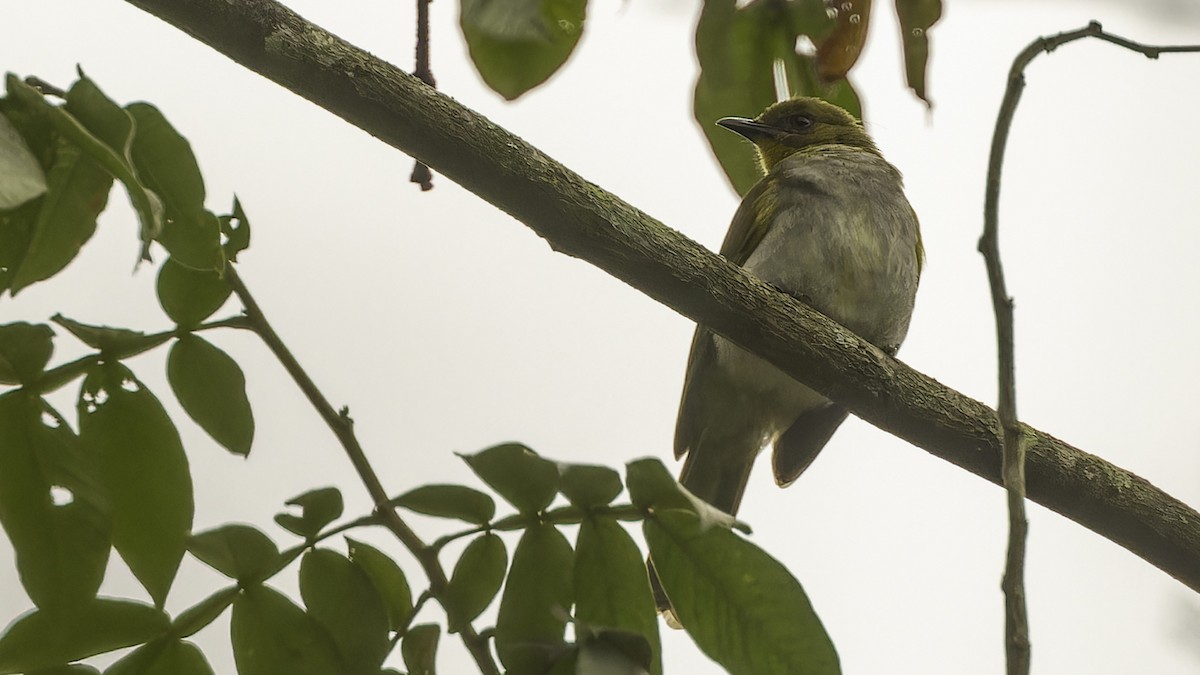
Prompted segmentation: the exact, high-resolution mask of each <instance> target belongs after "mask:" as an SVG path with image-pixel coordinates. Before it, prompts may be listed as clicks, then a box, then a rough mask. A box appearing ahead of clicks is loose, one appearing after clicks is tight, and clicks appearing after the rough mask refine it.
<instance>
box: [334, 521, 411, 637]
mask: <svg viewBox="0 0 1200 675" xmlns="http://www.w3.org/2000/svg"><path fill="white" fill-rule="evenodd" d="M346 543H347V544H348V545H349V547H350V561H351V562H353V563H354V564H355V565H358V566H359V567H360V568H361V569H362V570H363V571H364V572H366V573H367V576H368V577H370V579H371V583H373V584H375V588H376V589H377V590H378V591H379V597H380V598H381V599H382V600H383V604H384V606H385V607H386V608H387V615H388V629H389V630H400V629H402V628H404V627H405V626H407V625H408V618H409V617H410V616H412V610H413V602H412V591H411V590H410V589H409V587H408V579H406V578H405V576H404V572H403V571H402V570H401V569H400V566H399V565H397V564H396V562H395V561H394V560H392V559H391V558H389V557H388V556H387V555H386V554H384V553H383V552H382V551H380V550H379V549H377V548H375V547H374V546H371V545H370V544H366V543H364V542H361V541H357V540H355V539H351V538H350V537H346Z"/></svg>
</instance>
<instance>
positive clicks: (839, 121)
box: [717, 96, 879, 171]
mask: <svg viewBox="0 0 1200 675" xmlns="http://www.w3.org/2000/svg"><path fill="white" fill-rule="evenodd" d="M717 124H719V125H721V126H723V127H725V128H726V129H729V130H731V131H736V132H737V133H739V134H741V135H742V136H745V137H746V138H748V139H750V141H752V142H753V143H754V146H755V148H757V149H758V157H759V161H761V162H762V167H763V170H764V171H770V170H771V169H772V167H774V166H775V165H776V164H778V163H779V162H781V161H783V160H784V159H787V158H788V157H790V156H792V155H794V154H796V153H797V152H804V151H806V150H811V149H813V148H818V147H820V146H823V145H824V146H828V145H847V146H850V147H854V148H860V149H862V150H866V151H868V152H873V153H875V154H879V149H878V148H876V147H875V142H874V141H872V140H871V137H870V136H868V135H867V132H866V130H864V129H863V126H862V123H861V122H859V121H858V120H856V119H854V116H853V115H851V114H850V113H848V112H846V111H845V110H843V109H842V108H839V107H838V106H836V105H833V104H832V103H828V102H826V101H822V100H821V99H819V98H811V97H806V96H805V97H799V98H793V99H790V100H787V101H781V102H779V103H776V104H775V105H773V106H771V107H769V108H767V109H766V110H764V111H763V112H762V114H761V115H759V116H758V117H755V118H754V119H749V118H746V117H723V118H721V119H719V120H717Z"/></svg>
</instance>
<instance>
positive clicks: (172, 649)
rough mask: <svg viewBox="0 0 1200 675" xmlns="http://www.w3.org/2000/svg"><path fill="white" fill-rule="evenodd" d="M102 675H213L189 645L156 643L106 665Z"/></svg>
mask: <svg viewBox="0 0 1200 675" xmlns="http://www.w3.org/2000/svg"><path fill="white" fill-rule="evenodd" d="M104 675H213V669H212V666H210V665H209V664H208V659H206V658H204V652H202V651H200V648H199V647H197V646H196V645H194V644H192V643H191V642H184V641H181V640H156V641H154V642H151V643H149V644H146V645H143V646H141V647H139V648H137V649H135V650H134V651H132V652H130V653H129V654H128V655H126V656H125V658H123V659H121V660H120V661H117V662H116V663H114V664H112V665H111V666H109V668H108V670H105V671H104Z"/></svg>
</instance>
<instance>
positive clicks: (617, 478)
mask: <svg viewBox="0 0 1200 675" xmlns="http://www.w3.org/2000/svg"><path fill="white" fill-rule="evenodd" d="M558 470H559V482H560V484H559V490H561V491H562V493H563V496H565V497H566V498H567V499H568V500H569V501H570V502H571V503H572V504H574V505H575V506H578V507H579V508H581V509H583V510H585V511H586V510H588V509H593V508H596V507H600V506H607V505H608V504H609V503H610V502H612V500H614V499H616V498H617V495H619V494H621V489H622V487H623V486H622V485H621V475H620V474H618V473H617V472H616V471H613V470H612V469H610V468H608V467H607V466H593V465H590V464H560V465H559V467H558Z"/></svg>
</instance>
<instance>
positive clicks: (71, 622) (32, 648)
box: [0, 599, 170, 673]
mask: <svg viewBox="0 0 1200 675" xmlns="http://www.w3.org/2000/svg"><path fill="white" fill-rule="evenodd" d="M168 625H170V621H169V620H168V619H167V615H166V614H163V613H162V612H161V611H159V610H157V609H155V608H153V607H150V606H149V605H143V604H141V603H137V602H131V601H129V600H111V599H93V600H90V601H88V602H86V603H83V604H80V605H77V606H75V607H71V608H69V609H60V610H45V609H38V610H34V611H32V612H29V613H27V614H25V615H23V616H21V617H20V618H18V619H17V620H16V621H14V622H13V623H12V624H10V625H9V627H8V630H6V631H5V633H4V635H3V636H0V673H20V672H25V671H30V670H36V669H38V668H47V667H50V666H58V665H62V664H64V663H69V662H71V661H77V660H79V659H85V658H87V657H89V656H95V655H96V654H103V653H105V652H111V651H113V650H114V649H121V648H122V647H129V646H131V645H136V644H140V643H142V642H146V641H147V640H151V639H153V638H154V637H155V636H157V635H161V634H162V632H163V631H164V630H166V629H167V626H168Z"/></svg>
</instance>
